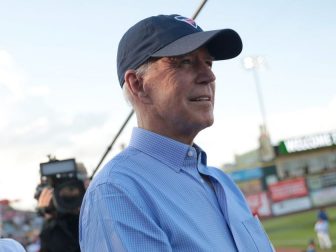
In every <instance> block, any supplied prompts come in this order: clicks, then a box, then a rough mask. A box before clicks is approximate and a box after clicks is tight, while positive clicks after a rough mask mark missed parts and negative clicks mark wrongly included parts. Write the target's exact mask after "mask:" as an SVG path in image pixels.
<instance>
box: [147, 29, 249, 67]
mask: <svg viewBox="0 0 336 252" xmlns="http://www.w3.org/2000/svg"><path fill="white" fill-rule="evenodd" d="M202 46H205V47H206V48H208V50H209V53H210V55H211V56H213V57H214V60H225V59H231V58H234V57H236V56H238V55H239V54H240V52H241V51H242V49H243V43H242V41H241V39H240V37H239V35H238V33H236V32H235V31H234V30H231V29H223V30H214V31H204V32H196V33H192V34H189V35H187V36H184V37H182V38H179V39H177V40H175V41H174V42H172V43H170V44H168V45H167V46H165V47H163V48H161V49H160V50H158V51H156V52H155V53H153V54H152V55H151V57H170V56H179V55H183V54H187V53H190V52H192V51H194V50H196V49H198V48H200V47H202Z"/></svg>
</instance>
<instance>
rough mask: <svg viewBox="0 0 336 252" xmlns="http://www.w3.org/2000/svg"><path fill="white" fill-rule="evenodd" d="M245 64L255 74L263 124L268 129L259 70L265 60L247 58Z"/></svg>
mask: <svg viewBox="0 0 336 252" xmlns="http://www.w3.org/2000/svg"><path fill="white" fill-rule="evenodd" d="M243 63H244V67H245V69H247V70H251V71H252V73H253V78H254V83H255V85H256V90H257V95H258V102H259V107H260V112H261V117H262V122H263V125H264V127H265V128H266V129H267V123H266V112H265V106H264V100H263V95H262V92H261V87H260V81H259V75H258V68H260V66H262V65H263V64H264V59H263V58H262V57H260V56H256V57H246V58H244V62H243Z"/></svg>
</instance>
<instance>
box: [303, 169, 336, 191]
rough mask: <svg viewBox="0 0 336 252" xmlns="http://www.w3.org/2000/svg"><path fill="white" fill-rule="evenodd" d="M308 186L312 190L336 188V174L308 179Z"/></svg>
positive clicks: (331, 173)
mask: <svg viewBox="0 0 336 252" xmlns="http://www.w3.org/2000/svg"><path fill="white" fill-rule="evenodd" d="M307 184H308V187H309V189H310V190H318V189H321V188H326V187H331V186H336V172H330V173H326V174H322V175H315V176H309V177H308V178H307Z"/></svg>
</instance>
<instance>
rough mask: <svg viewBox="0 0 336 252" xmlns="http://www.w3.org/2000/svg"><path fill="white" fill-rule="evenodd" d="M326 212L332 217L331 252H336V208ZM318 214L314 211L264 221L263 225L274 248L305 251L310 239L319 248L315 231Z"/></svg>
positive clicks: (330, 208) (327, 209) (328, 209)
mask: <svg viewBox="0 0 336 252" xmlns="http://www.w3.org/2000/svg"><path fill="white" fill-rule="evenodd" d="M326 211H327V213H328V215H329V217H330V236H331V239H332V243H333V249H332V250H331V251H336V207H329V208H326ZM316 213H317V211H316V210H312V211H308V212H303V213H297V214H291V215H288V216H282V217H276V218H272V219H267V220H263V221H262V223H263V225H264V228H265V230H266V232H267V234H268V236H269V238H270V239H271V241H272V243H273V245H274V247H276V248H284V247H288V248H298V249H302V251H304V249H305V248H306V247H307V244H308V240H309V239H314V240H315V242H316V245H317V247H318V244H317V238H316V235H315V231H314V224H315V221H316ZM329 251H330V250H329Z"/></svg>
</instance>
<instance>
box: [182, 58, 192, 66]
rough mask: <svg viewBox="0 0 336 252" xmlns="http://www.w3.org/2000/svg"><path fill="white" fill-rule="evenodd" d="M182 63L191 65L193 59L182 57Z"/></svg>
mask: <svg viewBox="0 0 336 252" xmlns="http://www.w3.org/2000/svg"><path fill="white" fill-rule="evenodd" d="M180 63H181V64H182V65H190V64H192V61H191V59H182V60H181V61H180Z"/></svg>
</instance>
